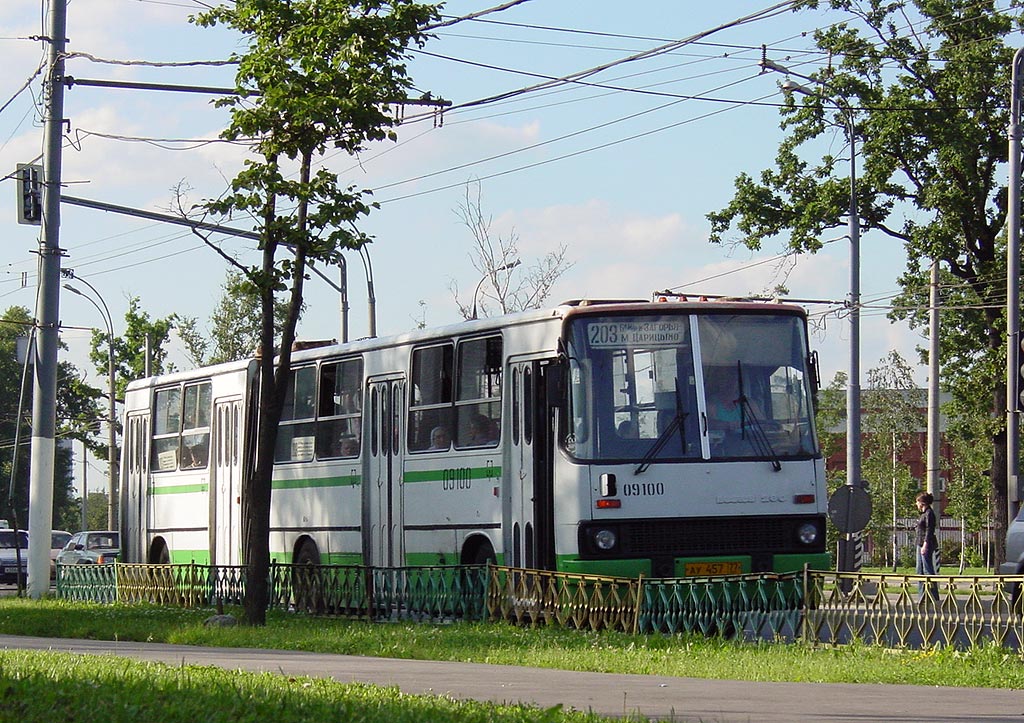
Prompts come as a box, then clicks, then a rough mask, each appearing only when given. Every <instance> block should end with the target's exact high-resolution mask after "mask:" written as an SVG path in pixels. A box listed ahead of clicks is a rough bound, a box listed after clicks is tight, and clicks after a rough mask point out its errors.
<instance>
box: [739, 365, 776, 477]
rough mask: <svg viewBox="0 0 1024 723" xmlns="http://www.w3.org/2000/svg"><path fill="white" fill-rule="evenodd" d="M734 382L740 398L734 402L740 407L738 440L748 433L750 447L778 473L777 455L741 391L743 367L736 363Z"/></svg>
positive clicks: (744, 437) (745, 437)
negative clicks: (764, 458)
mask: <svg viewBox="0 0 1024 723" xmlns="http://www.w3.org/2000/svg"><path fill="white" fill-rule="evenodd" d="M736 377H737V378H736V382H737V384H738V386H739V390H740V396H739V399H737V400H736V401H737V402H739V405H740V438H741V439H747V433H748V431H749V433H750V446H751V447H753V448H754V451H755V452H757V453H758V454H759V455H761V456H762V457H767V458H768V460H769V461H770V462H771V463H772V469H773V470H775V471H776V472H779V471H780V470H781V469H782V462H781V460H779V455H777V454H776V453H775V449H774V448H773V447H772V443H771V442H769V441H768V435H767V434H765V431H764V427H763V426H762V425H761V420H760V418H759V417H758V416H757V413H756V412H755V411H754V408H753V406H752V405H751V404H750V400H749V399H748V398H747V395H746V393H745V392H744V391H743V365H742V364H741V363H740V362H739V361H737V362H736ZM747 417H749V418H750V424H747Z"/></svg>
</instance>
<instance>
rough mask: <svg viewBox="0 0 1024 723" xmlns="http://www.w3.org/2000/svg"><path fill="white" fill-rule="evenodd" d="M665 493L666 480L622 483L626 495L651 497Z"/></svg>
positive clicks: (623, 493) (623, 492)
mask: <svg viewBox="0 0 1024 723" xmlns="http://www.w3.org/2000/svg"><path fill="white" fill-rule="evenodd" d="M663 494H665V483H664V482H627V483H626V484H624V485H622V495H623V496H624V497H651V496H654V495H663Z"/></svg>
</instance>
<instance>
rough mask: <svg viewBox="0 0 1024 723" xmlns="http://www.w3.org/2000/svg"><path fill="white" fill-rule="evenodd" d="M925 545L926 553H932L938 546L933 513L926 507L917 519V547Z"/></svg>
mask: <svg viewBox="0 0 1024 723" xmlns="http://www.w3.org/2000/svg"><path fill="white" fill-rule="evenodd" d="M925 543H927V545H928V549H927V550H926V552H932V551H934V550H935V548H937V547H938V546H939V540H938V538H937V537H936V536H935V511H934V510H932V508H931V507H926V508H925V510H924V512H922V513H921V516H920V517H919V518H917V546H918V548H920V547H921V545H924V544H925Z"/></svg>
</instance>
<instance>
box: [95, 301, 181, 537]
mask: <svg viewBox="0 0 1024 723" xmlns="http://www.w3.org/2000/svg"><path fill="white" fill-rule="evenodd" d="M174 320H175V317H174V315H171V316H168V317H166V318H163V319H156V320H153V319H151V318H150V316H149V314H148V313H147V312H145V311H142V310H141V302H140V300H139V297H137V296H132V297H130V298H129V299H128V310H127V311H125V313H124V331H123V332H122V333H121V334H120V335H118V334H116V333H115V335H114V339H113V343H112V344H111V346H109V347H108V345H107V333H106V331H100V330H93V332H92V343H91V347H90V350H89V360H90V361H91V362H92V363H93V364H94V365H95V368H96V373H97V374H99V375H100V376H101V378H103V379H107V378H108V374H109V354H110V353H111V352H112V353H113V355H114V400H115V405H114V406H115V410H114V420H115V422H114V427H115V429H114V437H115V440H116V438H117V435H119V434H120V433H121V424H120V422H119V421H117V420H118V416H117V411H116V406H117V400H118V399H120V400H124V393H125V389H126V388H127V386H128V382H130V381H132V380H134V379H141V378H142V377H144V376H145V375H146V369H147V359H146V356H147V353H148V355H149V360H148V368H149V369H150V371H151V372H152V373H153V374H160V373H162V372H164V371H172V370H173V366H171V365H169V366H168V368H167V369H165V368H164V367H165V362H166V359H167V349H166V345H167V342H168V340H169V338H170V333H171V330H172V329H173V328H174ZM96 391H97V394H99V395H100V396H102V397H103V398H104V399H108V397H109V389H108V390H107V391H105V392H99V391H98V390H96ZM106 404H109V401H107V402H106ZM107 414H109V407H108V411H107V412H106V414H104V415H103V417H102V418H103V419H104V420H106V419H107V416H106V415H107ZM96 431H97V432H98V431H99V425H98V424H97V426H96ZM86 446H87V447H88V448H89V450H90V451H91V452H92V453H93V454H94V455H95V456H97V457H102V458H106V459H109V455H108V452H107V450H108V449H109V446H110V441H109V435H106V436H98V437H96V438H95V439H92V440H91V441H89V440H87V441H86ZM115 447H117V448H116V449H115V452H114V467H115V469H114V470H113V471H111V472H110V474H111V475H112V479H113V481H114V482H116V481H117V476H116V475H117V469H118V465H119V464H120V448H119V447H118V445H117V443H116V441H115ZM113 502H114V507H113V508H112V509H113V510H114V518H115V519H117V512H116V509H117V504H118V498H117V495H116V493H115V495H114V497H113ZM106 526H107V525H106V523H104V525H103V527H106Z"/></svg>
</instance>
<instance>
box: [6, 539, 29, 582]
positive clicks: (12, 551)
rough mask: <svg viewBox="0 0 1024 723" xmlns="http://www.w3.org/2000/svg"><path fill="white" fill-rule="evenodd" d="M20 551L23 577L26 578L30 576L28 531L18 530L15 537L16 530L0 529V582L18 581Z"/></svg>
mask: <svg viewBox="0 0 1024 723" xmlns="http://www.w3.org/2000/svg"><path fill="white" fill-rule="evenodd" d="M15 543H17V544H15ZM19 548H20V549H19ZM19 553H20V557H21V575H22V578H21V579H22V580H25V579H27V578H28V533H27V532H25V531H24V530H18V536H17V537H15V536H14V530H11V529H0V582H17V581H18V557H19Z"/></svg>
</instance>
